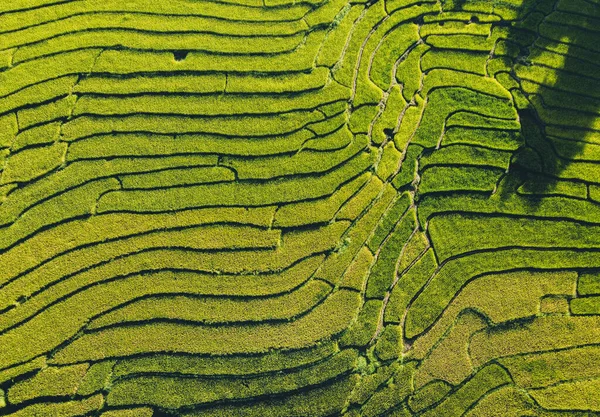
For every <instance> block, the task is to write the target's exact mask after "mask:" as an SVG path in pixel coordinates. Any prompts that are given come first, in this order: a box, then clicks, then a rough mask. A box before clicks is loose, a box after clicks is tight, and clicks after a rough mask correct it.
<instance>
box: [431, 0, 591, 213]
mask: <svg viewBox="0 0 600 417" xmlns="http://www.w3.org/2000/svg"><path fill="white" fill-rule="evenodd" d="M485 1H489V0H484V2H485ZM568 1H569V0H523V3H522V5H521V7H520V8H519V10H518V11H517V13H518V15H517V18H516V19H515V20H514V21H512V22H500V23H498V24H499V25H502V26H505V27H507V28H508V35H507V36H506V42H507V43H509V44H510V45H511V46H512V47H514V49H515V54H514V55H515V57H514V59H513V60H512V61H513V62H512V68H511V75H512V76H513V78H515V79H516V80H518V81H520V80H519V79H518V77H517V76H516V73H515V68H517V67H518V66H519V65H524V66H529V65H535V61H536V59H537V58H538V57H539V56H540V49H537V48H535V47H534V46H535V45H536V43H543V42H545V41H547V39H545V37H544V36H543V35H540V27H539V25H540V23H542V22H543V21H544V20H546V19H547V18H548V17H549V16H551V15H554V16H552V17H560V16H565V15H564V14H563V13H561V12H560V11H559V10H557V5H558V4H559V3H562V4H567V3H568ZM481 2H482V0H445V1H442V4H443V8H444V10H445V11H466V12H470V11H473V13H475V12H476V11H475V8H474V7H469V6H470V5H473V6H475V5H476V4H477V3H479V4H481ZM578 3H580V4H583V5H584V6H585V5H587V6H588V7H590V8H596V10H597V8H600V2H597V0H579V1H578ZM568 16H569V18H570V19H571V21H570V22H569V25H566V24H562V25H561V26H554V25H552V26H547V27H552V28H556V34H557V35H560V36H563V37H564V38H563V39H562V41H563V42H566V43H567V44H568V46H567V48H566V53H565V54H564V60H563V68H562V69H561V70H554V71H553V72H554V76H555V79H554V80H553V81H552V83H551V84H548V85H546V86H542V85H540V86H539V87H538V89H537V91H536V94H537V95H538V97H539V98H541V102H542V104H543V103H544V96H546V95H547V96H550V95H552V94H556V93H557V92H558V93H560V94H562V95H564V96H563V97H560V99H561V103H564V102H565V101H568V102H569V104H570V106H569V107H570V108H572V109H574V110H575V111H574V112H573V113H570V114H571V115H570V116H569V119H566V118H562V117H561V118H560V119H559V120H554V119H555V117H553V116H552V114H551V115H550V116H548V115H544V114H543V112H540V111H539V110H540V107H539V106H540V104H539V103H538V104H535V105H534V104H533V102H532V101H531V98H532V97H533V96H532V95H527V94H526V93H524V92H523V90H522V89H521V88H520V91H521V93H523V95H524V97H525V98H527V100H521V101H523V103H524V104H521V105H520V106H518V107H519V110H518V114H519V118H520V122H521V134H522V138H523V140H524V144H523V145H522V146H521V147H520V148H519V150H518V151H516V152H515V154H514V155H513V158H512V163H511V166H510V169H509V173H508V174H507V178H505V181H504V184H503V189H502V190H501V197H503V198H508V197H509V196H510V195H512V194H513V193H515V192H517V190H519V191H525V192H526V193H527V194H531V195H529V196H528V198H527V200H528V202H529V203H530V204H531V205H532V206H533V207H534V208H535V207H537V205H538V204H539V202H540V201H541V196H542V195H544V194H547V193H548V192H551V191H552V190H553V189H554V188H555V186H556V183H557V180H558V178H559V177H560V176H561V173H562V172H563V171H564V170H565V168H567V167H568V166H569V164H570V163H571V162H572V160H573V158H574V157H576V156H577V155H578V154H580V153H581V152H582V150H583V148H584V146H585V143H584V139H585V136H586V134H587V133H588V132H589V131H590V130H592V129H593V124H594V122H595V120H597V118H598V114H599V112H600V61H597V62H595V63H594V62H593V61H590V60H589V58H588V59H587V60H582V59H580V58H578V57H577V55H578V53H581V52H582V51H583V52H584V53H585V51H596V52H595V56H597V55H599V54H600V51H599V49H600V48H598V45H599V44H600V35H598V32H593V31H592V30H591V29H593V28H596V30H597V29H598V27H599V26H598V19H594V18H593V17H589V16H588V15H587V14H586V13H585V11H583V10H582V11H579V10H578V11H577V13H574V12H569V14H568ZM561 23H562V22H561ZM540 41H541V42H540ZM593 56H594V54H593ZM590 71H591V72H590ZM585 73H587V74H588V78H587V80H584V82H585V87H586V89H585V93H584V94H581V95H578V94H572V93H569V90H570V89H573V87H577V86H576V85H575V84H577V81H578V78H577V77H578V76H579V77H585ZM590 73H591V74H595V76H597V78H595V79H594V78H589V74H590ZM579 80H581V78H579ZM563 99H564V101H562V100H563ZM545 105H546V107H547V108H548V109H550V108H551V107H554V106H555V104H549V103H545ZM552 110H554V111H556V110H558V109H557V108H555V107H554V109H552ZM559 111H560V110H559ZM561 114H562V116H563V117H564V116H565V115H567V114H569V113H567V112H561ZM573 115H574V116H573ZM565 121H566V124H568V125H571V126H568V127H567V126H565V127H564V128H563V132H564V133H563V136H562V137H563V139H564V138H566V140H559V141H557V142H556V143H557V144H559V145H558V146H555V144H554V143H553V142H552V141H551V139H550V138H549V136H548V134H547V129H546V127H547V126H551V125H554V126H557V125H564V124H565ZM574 125H576V126H577V127H574ZM523 184H524V186H523V187H522V188H521V189H519V187H521V185H523Z"/></svg>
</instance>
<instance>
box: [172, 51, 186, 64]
mask: <svg viewBox="0 0 600 417" xmlns="http://www.w3.org/2000/svg"><path fill="white" fill-rule="evenodd" d="M189 53H190V51H175V52H173V57H174V58H175V61H177V62H180V61H183V60H184V59H186V58H187V56H188V54H189Z"/></svg>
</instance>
